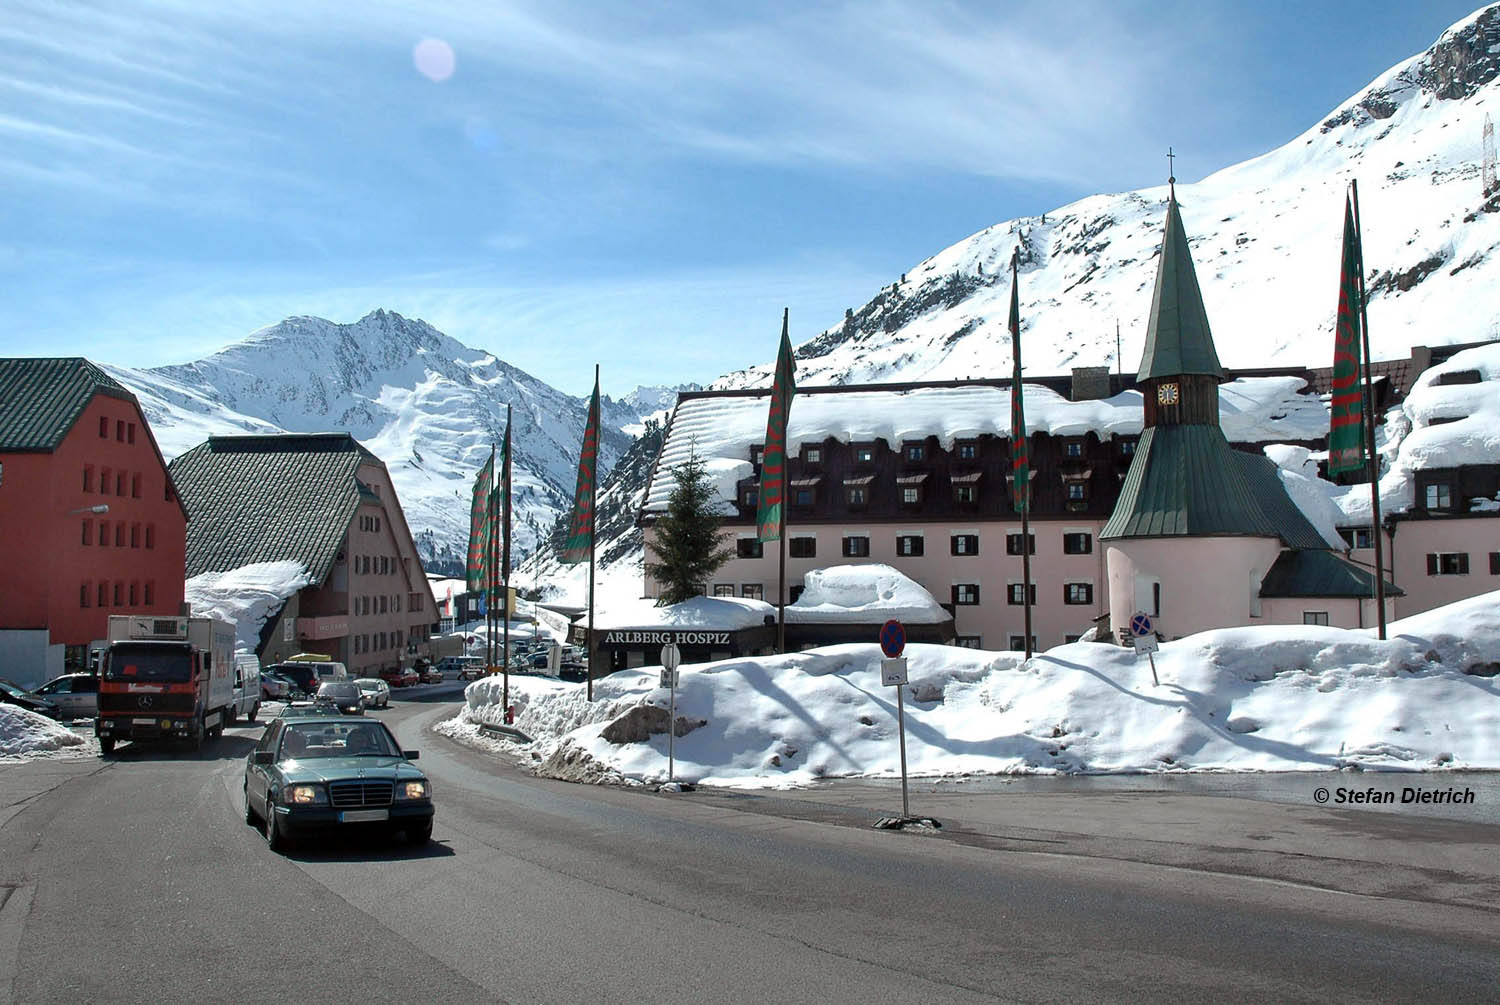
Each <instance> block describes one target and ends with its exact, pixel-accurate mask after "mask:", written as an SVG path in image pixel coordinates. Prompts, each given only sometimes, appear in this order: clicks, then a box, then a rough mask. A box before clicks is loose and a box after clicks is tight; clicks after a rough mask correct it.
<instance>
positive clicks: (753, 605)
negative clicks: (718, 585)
mask: <svg viewBox="0 0 1500 1005" xmlns="http://www.w3.org/2000/svg"><path fill="white" fill-rule="evenodd" d="M767 618H770V619H771V620H772V621H773V622H774V621H775V620H776V608H774V607H772V606H771V605H770V604H768V603H766V602H765V601H764V600H751V599H749V598H747V597H694V598H692V599H691V600H684V601H683V602H682V603H680V604H672V605H671V606H670V607H657V606H656V601H654V600H651V599H649V598H648V599H636V600H616V601H611V602H610V604H609V606H608V607H606V608H604V609H603V610H598V611H595V612H594V629H595V630H596V631H618V630H621V629H627V628H646V629H650V628H717V629H721V630H722V629H729V630H730V631H734V630H737V629H740V628H758V627H760V626H761V625H764V624H765V623H766V619H767Z"/></svg>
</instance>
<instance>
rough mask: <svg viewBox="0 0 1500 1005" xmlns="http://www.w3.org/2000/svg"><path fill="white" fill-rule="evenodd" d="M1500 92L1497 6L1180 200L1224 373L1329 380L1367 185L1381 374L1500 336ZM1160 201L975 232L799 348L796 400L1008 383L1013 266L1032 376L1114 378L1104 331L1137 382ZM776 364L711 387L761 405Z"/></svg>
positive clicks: (1056, 214)
mask: <svg viewBox="0 0 1500 1005" xmlns="http://www.w3.org/2000/svg"><path fill="white" fill-rule="evenodd" d="M1497 73H1500V6H1490V7H1486V8H1484V9H1482V10H1480V11H1477V12H1476V13H1475V14H1473V15H1471V16H1470V17H1468V18H1465V19H1464V20H1463V21H1460V22H1459V23H1458V24H1455V25H1454V26H1453V27H1451V28H1449V29H1448V30H1447V31H1446V32H1444V33H1443V35H1442V36H1441V38H1439V39H1438V41H1437V42H1436V43H1435V44H1434V45H1433V46H1432V47H1431V48H1430V49H1428V50H1427V51H1426V52H1424V53H1421V54H1420V55H1417V56H1414V57H1412V58H1411V59H1408V60H1406V61H1405V62H1403V63H1401V64H1399V65H1398V66H1396V67H1393V68H1392V69H1391V70H1389V71H1387V72H1386V73H1383V74H1381V75H1380V76H1379V77H1378V78H1377V79H1376V80H1374V81H1373V82H1371V83H1370V84H1369V85H1368V86H1367V87H1365V88H1364V89H1363V90H1361V91H1360V92H1358V93H1357V94H1355V95H1354V96H1352V97H1351V98H1349V100H1347V101H1346V102H1344V103H1343V104H1342V105H1340V106H1339V107H1338V108H1337V109H1334V111H1333V112H1331V113H1330V114H1329V115H1328V116H1327V117H1326V119H1325V120H1324V121H1323V122H1320V123H1318V124H1317V125H1315V126H1313V127H1312V128H1311V129H1309V130H1307V131H1306V132H1305V133H1303V134H1302V135H1301V136H1298V137H1296V138H1295V139H1293V140H1292V141H1291V142H1289V143H1287V144H1286V145H1285V146H1282V147H1280V148H1279V149H1276V150H1273V151H1271V152H1270V153H1267V154H1265V155H1263V156H1261V157H1258V158H1255V159H1253V160H1250V161H1246V162H1244V163H1242V164H1237V165H1234V166H1232V167H1227V168H1224V169H1223V170H1220V171H1217V172H1215V173H1213V174H1210V175H1209V176H1208V177H1206V178H1203V179H1202V180H1201V181H1198V182H1195V183H1192V184H1188V183H1186V182H1182V181H1179V182H1178V185H1177V196H1178V200H1179V202H1180V203H1181V207H1182V216H1183V222H1184V224H1185V225H1186V228H1187V232H1188V235H1189V240H1190V244H1191V246H1192V249H1193V258H1194V262H1195V265H1196V267H1197V272H1198V279H1199V281H1200V283H1201V285H1202V288H1203V296H1204V301H1205V304H1206V306H1207V308H1208V317H1209V321H1210V323H1211V324H1212V325H1213V330H1214V335H1215V341H1216V342H1217V345H1218V350H1219V356H1220V359H1221V360H1222V361H1223V363H1224V364H1225V365H1226V366H1230V367H1253V366H1265V365H1268V364H1276V363H1281V364H1295V365H1304V366H1315V365H1326V364H1327V363H1329V362H1331V360H1332V352H1333V350H1332V334H1331V333H1332V330H1333V318H1334V310H1335V307H1336V305H1337V288H1336V284H1337V279H1338V271H1339V255H1340V241H1341V235H1342V226H1343V213H1344V191H1345V187H1346V185H1347V184H1348V182H1349V181H1350V180H1351V179H1357V180H1358V181H1359V195H1360V208H1361V210H1362V224H1363V236H1364V242H1365V262H1366V266H1367V268H1368V270H1369V276H1368V277H1367V278H1368V281H1369V283H1370V287H1369V289H1370V295H1371V302H1370V328H1371V339H1372V343H1373V355H1374V357H1375V358H1376V359H1383V358H1396V357H1404V356H1406V355H1407V354H1408V352H1409V348H1410V347H1411V346H1412V345H1422V344H1436V343H1454V342H1471V341H1479V340H1482V339H1487V338H1495V337H1500V300H1497V299H1496V298H1495V297H1494V295H1493V291H1494V289H1495V288H1496V285H1497V283H1500V255H1497V249H1500V202H1497V201H1496V200H1491V201H1490V203H1489V204H1488V206H1485V204H1484V199H1483V194H1482V192H1481V182H1480V162H1481V156H1482V154H1481V132H1482V129H1483V125H1484V121H1485V115H1486V113H1487V112H1491V111H1493V110H1494V109H1495V108H1497V107H1500V105H1497V102H1496V101H1495V98H1496V95H1497V88H1500V84H1497V83H1496V80H1495V78H1496V75H1497ZM1183 166H1184V165H1182V164H1181V163H1179V167H1180V168H1181V167H1183ZM1166 196H1167V186H1166V185H1162V186H1160V187H1157V188H1150V189H1143V190H1140V191H1136V192H1125V193H1119V194H1105V195H1094V196H1089V197H1088V198H1085V199H1080V200H1079V201H1077V202H1074V203H1071V204H1070V205H1067V206H1063V207H1061V208H1059V209H1054V210H1049V211H1047V212H1046V213H1044V214H1041V215H1039V216H1034V217H1029V218H1024V219H1016V220H1007V221H1005V222H1003V223H997V224H995V225H993V226H991V227H987V228H985V229H984V230H982V231H980V232H979V233H977V234H974V235H973V236H971V237H969V238H967V239H965V240H963V241H960V242H959V243H957V244H955V245H953V246H952V247H949V248H946V249H944V250H943V251H941V252H939V253H938V254H936V255H934V256H932V257H931V258H929V259H927V260H925V261H922V262H919V263H917V264H916V265H914V266H912V267H911V268H910V269H908V270H907V272H906V273H905V275H904V276H902V277H901V280H899V281H897V282H894V283H892V284H891V285H889V286H887V287H884V288H883V289H882V290H881V291H880V292H879V293H878V294H876V296H875V297H874V298H872V299H871V300H870V301H869V302H868V303H866V304H865V305H864V306H862V307H860V308H858V309H851V310H850V312H849V314H848V316H847V317H846V319H845V321H844V323H843V324H841V325H838V326H835V327H832V328H829V329H828V330H826V331H824V332H822V333H821V334H819V335H818V336H817V337H815V338H813V339H812V340H811V341H809V342H806V343H804V344H803V345H801V346H798V347H797V350H796V355H797V367H798V374H797V382H798V384H799V385H801V386H812V385H817V384H851V383H868V382H875V381H889V380H919V379H960V378H968V377H987V376H988V377H1001V376H1008V375H1009V371H1010V367H1011V351H1010V336H1009V333H1008V331H1007V329H1006V321H1007V316H1008V308H1009V297H1010V289H1011V282H1010V273H1009V263H1010V259H1011V253H1012V251H1013V250H1014V249H1017V248H1019V250H1020V256H1021V260H1020V283H1019V285H1020V302H1021V319H1022V334H1023V344H1024V346H1025V362H1026V368H1027V372H1029V373H1047V374H1055V373H1064V372H1066V371H1067V369H1068V368H1069V367H1072V366H1081V365H1105V364H1108V365H1110V366H1113V365H1114V363H1115V355H1116V354H1115V325H1116V322H1118V323H1119V326H1120V333H1121V341H1122V343H1123V357H1124V359H1123V362H1124V367H1125V368H1126V369H1127V370H1134V369H1135V367H1136V365H1137V364H1138V362H1139V360H1140V355H1141V349H1142V345H1143V342H1144V338H1145V330H1146V320H1147V319H1146V314H1147V311H1148V310H1149V308H1150V304H1151V290H1152V284H1153V282H1154V280H1155V274H1156V263H1155V258H1156V256H1157V254H1158V251H1159V246H1160V243H1161V232H1162V222H1163V217H1164V215H1165V209H1166ZM1482 207H1483V208H1482ZM773 363H774V361H773V360H771V359H769V358H768V359H767V360H766V362H765V364H764V365H763V366H759V367H755V368H752V369H749V370H745V371H740V372H737V373H732V374H729V375H727V376H725V377H722V378H720V379H719V380H718V381H717V382H716V383H715V384H714V385H713V386H715V387H731V388H733V387H754V386H768V385H769V383H770V376H769V375H770V368H771V366H772V364H773Z"/></svg>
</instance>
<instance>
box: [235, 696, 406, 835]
mask: <svg viewBox="0 0 1500 1005" xmlns="http://www.w3.org/2000/svg"><path fill="white" fill-rule="evenodd" d="M416 759H417V752H416V751H415V750H407V751H403V750H402V749H401V747H400V745H399V744H397V743H396V737H395V736H394V735H392V733H391V731H390V730H389V729H388V728H386V725H385V723H383V722H381V721H380V720H378V719H358V720H356V719H349V718H347V717H341V716H313V715H309V716H297V717H290V716H289V717H286V718H277V719H273V720H272V721H271V722H270V723H268V724H267V725H266V731H265V733H264V734H262V735H261V738H260V742H258V743H257V744H256V745H255V749H254V750H253V751H251V753H250V755H249V756H248V757H247V758H246V759H245V782H244V787H245V823H247V824H250V825H252V826H253V825H255V824H260V825H262V826H263V827H264V829H265V835H266V843H267V844H269V845H270V846H271V849H272V850H273V851H278V852H284V851H286V849H287V844H288V842H289V841H291V840H294V839H296V838H298V837H301V836H302V835H305V834H309V833H315V832H317V831H344V832H347V831H350V830H358V829H376V830H380V831H384V832H385V833H387V834H392V835H393V834H395V833H396V832H398V831H401V832H404V833H405V835H406V839H407V841H408V842H410V843H411V844H414V845H423V844H426V843H427V842H428V841H429V840H430V839H431V838H432V817H433V805H432V786H431V784H430V783H429V782H428V780H427V776H426V775H424V774H423V773H422V771H421V770H420V769H419V768H417V766H416V765H414V764H412V763H411V762H412V761H414V760H416Z"/></svg>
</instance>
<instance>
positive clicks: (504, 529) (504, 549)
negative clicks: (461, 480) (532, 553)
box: [497, 405, 510, 583]
mask: <svg viewBox="0 0 1500 1005" xmlns="http://www.w3.org/2000/svg"><path fill="white" fill-rule="evenodd" d="M497 490H498V491H499V493H500V506H499V508H498V510H497V512H499V513H500V514H501V517H500V541H501V550H500V574H499V577H498V578H499V580H500V582H502V583H504V582H507V581H509V579H510V406H509V405H507V406H506V408H505V444H504V445H503V446H502V447H501V448H500V484H499V485H498V486H497Z"/></svg>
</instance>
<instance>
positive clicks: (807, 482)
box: [791, 477, 823, 506]
mask: <svg viewBox="0 0 1500 1005" xmlns="http://www.w3.org/2000/svg"><path fill="white" fill-rule="evenodd" d="M822 480H823V479H822V478H821V477H815V478H793V479H792V482H791V489H792V491H791V497H792V505H793V506H812V505H813V504H814V503H816V502H817V500H818V495H817V493H818V483H819V482H821V481H822Z"/></svg>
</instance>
